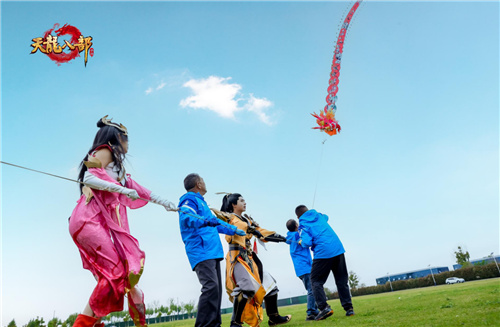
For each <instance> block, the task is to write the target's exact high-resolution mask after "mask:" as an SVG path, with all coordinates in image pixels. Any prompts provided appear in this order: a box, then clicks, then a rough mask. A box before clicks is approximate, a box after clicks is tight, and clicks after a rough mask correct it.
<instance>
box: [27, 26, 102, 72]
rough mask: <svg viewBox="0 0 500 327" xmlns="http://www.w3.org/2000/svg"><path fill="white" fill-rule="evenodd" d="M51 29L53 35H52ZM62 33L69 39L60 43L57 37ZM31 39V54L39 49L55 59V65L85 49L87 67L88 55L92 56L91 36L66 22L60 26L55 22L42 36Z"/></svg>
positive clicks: (72, 57)
mask: <svg viewBox="0 0 500 327" xmlns="http://www.w3.org/2000/svg"><path fill="white" fill-rule="evenodd" d="M54 30H55V31H54ZM53 31H54V33H55V36H54V35H52V32H53ZM64 35H68V36H69V37H70V38H71V39H70V40H69V41H68V40H64V43H63V44H62V45H60V44H59V42H58V40H57V39H58V38H59V37H62V36H64ZM32 41H33V44H31V46H32V47H33V50H31V54H33V53H35V52H37V51H38V50H40V52H42V53H44V54H46V55H47V56H48V57H49V58H50V59H52V60H53V61H55V62H56V63H57V65H61V63H65V62H68V61H70V60H73V59H75V58H76V57H80V52H82V51H85V55H84V63H85V67H87V60H88V55H89V54H90V56H91V57H92V56H94V49H93V48H92V37H91V36H87V37H84V36H83V35H82V33H80V31H79V30H78V28H76V27H74V26H71V25H68V24H65V25H64V26H63V27H61V28H59V24H55V25H54V27H53V28H52V29H50V30H48V31H47V32H45V34H44V35H43V37H36V38H34V39H33V40H32ZM65 50H66V51H65Z"/></svg>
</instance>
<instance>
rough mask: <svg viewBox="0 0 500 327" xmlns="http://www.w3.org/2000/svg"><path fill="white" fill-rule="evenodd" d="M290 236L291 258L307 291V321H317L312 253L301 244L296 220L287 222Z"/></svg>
mask: <svg viewBox="0 0 500 327" xmlns="http://www.w3.org/2000/svg"><path fill="white" fill-rule="evenodd" d="M286 228H287V229H288V234H287V235H286V243H287V244H289V245H290V256H291V257H292V262H293V268H294V269H295V274H296V275H297V277H299V278H300V280H301V281H302V283H303V284H304V287H305V288H306V290H307V318H306V320H315V318H316V316H317V315H318V313H319V310H318V306H317V305H316V300H314V295H313V291H312V286H311V265H312V258H311V251H309V248H304V247H303V246H301V245H300V244H299V241H300V234H299V233H300V231H299V224H298V223H297V221H296V220H295V219H290V220H288V221H287V222H286Z"/></svg>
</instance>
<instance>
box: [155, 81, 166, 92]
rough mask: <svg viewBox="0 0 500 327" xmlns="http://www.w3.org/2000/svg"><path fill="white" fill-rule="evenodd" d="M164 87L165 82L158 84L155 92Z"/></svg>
mask: <svg viewBox="0 0 500 327" xmlns="http://www.w3.org/2000/svg"><path fill="white" fill-rule="evenodd" d="M165 85H167V83H165V82H163V81H162V82H161V83H160V85H158V86H157V87H156V90H157V91H158V90H161V89H162V88H164V87H165Z"/></svg>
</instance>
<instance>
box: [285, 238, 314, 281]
mask: <svg viewBox="0 0 500 327" xmlns="http://www.w3.org/2000/svg"><path fill="white" fill-rule="evenodd" d="M299 240H300V235H299V232H288V234H287V235H286V243H287V244H290V256H291V257H292V262H293V267H294V268H295V274H296V275H297V277H300V276H302V275H305V274H310V273H311V266H312V259H311V251H309V248H304V247H302V246H300V244H299Z"/></svg>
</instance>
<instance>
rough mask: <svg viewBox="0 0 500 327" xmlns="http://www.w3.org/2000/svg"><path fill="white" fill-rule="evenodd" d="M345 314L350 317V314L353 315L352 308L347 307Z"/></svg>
mask: <svg viewBox="0 0 500 327" xmlns="http://www.w3.org/2000/svg"><path fill="white" fill-rule="evenodd" d="M345 315H346V316H348V317H350V316H354V310H353V309H349V310H347V311H346V312H345Z"/></svg>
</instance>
